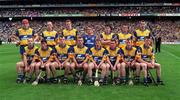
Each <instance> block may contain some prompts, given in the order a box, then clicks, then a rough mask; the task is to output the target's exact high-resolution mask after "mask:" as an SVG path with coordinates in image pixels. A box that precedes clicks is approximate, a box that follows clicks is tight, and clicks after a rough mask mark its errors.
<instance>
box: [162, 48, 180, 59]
mask: <svg viewBox="0 0 180 100" xmlns="http://www.w3.org/2000/svg"><path fill="white" fill-rule="evenodd" d="M162 51H163V52H166V53H167V54H169V55H170V56H172V57H175V58H176V59H179V60H180V57H178V56H176V55H174V54H173V53H171V52H169V51H166V50H162Z"/></svg>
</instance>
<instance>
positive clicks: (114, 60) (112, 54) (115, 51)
mask: <svg viewBox="0 0 180 100" xmlns="http://www.w3.org/2000/svg"><path fill="white" fill-rule="evenodd" d="M120 52H121V51H120V48H119V47H117V42H116V40H115V39H112V40H111V43H110V47H107V54H108V55H107V57H105V59H106V67H107V69H106V78H107V77H108V75H109V68H111V70H112V79H113V84H115V82H117V83H119V78H117V80H115V78H114V73H115V71H116V70H117V69H118V70H120V67H121V65H120V62H119V57H120V56H121V55H120V54H121V53H120ZM118 77H120V74H119V76H118Z"/></svg>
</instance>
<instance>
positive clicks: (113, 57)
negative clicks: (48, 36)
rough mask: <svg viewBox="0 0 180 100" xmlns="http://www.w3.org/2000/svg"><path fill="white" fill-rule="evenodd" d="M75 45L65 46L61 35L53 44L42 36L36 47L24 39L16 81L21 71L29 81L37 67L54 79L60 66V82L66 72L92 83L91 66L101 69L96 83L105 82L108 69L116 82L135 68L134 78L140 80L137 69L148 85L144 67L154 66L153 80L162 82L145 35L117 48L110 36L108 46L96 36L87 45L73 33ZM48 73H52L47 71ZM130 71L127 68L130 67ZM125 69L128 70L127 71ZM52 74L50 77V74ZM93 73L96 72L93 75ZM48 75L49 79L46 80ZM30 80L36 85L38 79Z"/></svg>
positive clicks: (122, 80) (48, 80)
mask: <svg viewBox="0 0 180 100" xmlns="http://www.w3.org/2000/svg"><path fill="white" fill-rule="evenodd" d="M76 42H77V45H76V46H74V47H71V46H68V45H67V44H66V43H65V37H64V36H61V37H60V38H59V42H58V44H57V45H56V46H55V48H54V49H53V48H51V47H49V46H48V44H47V41H46V40H44V39H43V40H42V41H41V45H40V48H38V47H36V46H34V42H33V39H31V38H30V39H28V46H26V47H25V51H24V53H23V61H21V62H18V63H17V72H18V78H17V82H23V81H24V79H25V74H24V73H26V75H27V79H26V80H27V81H30V80H31V78H32V75H33V73H35V76H36V79H37V78H38V75H39V73H40V69H45V71H46V82H48V83H50V82H52V81H53V82H57V81H58V79H57V74H56V70H57V69H63V68H64V77H63V80H64V82H67V80H68V75H69V72H71V73H72V75H73V77H74V80H81V79H85V75H87V76H88V82H89V83H93V77H92V75H93V70H94V69H95V70H101V75H100V77H99V81H98V82H100V83H107V78H108V75H109V72H110V70H111V71H112V72H113V73H114V72H116V71H117V72H118V76H117V79H116V80H113V82H116V83H119V82H120V83H124V84H125V83H126V82H127V80H128V79H127V78H126V77H127V76H126V73H127V71H126V69H130V70H131V69H135V74H136V76H135V80H136V82H137V83H139V82H140V73H141V71H142V72H143V73H144V74H143V75H144V85H146V86H147V85H148V74H147V73H148V72H147V70H148V69H152V68H155V69H156V72H157V83H159V84H162V81H161V79H160V77H161V66H160V64H158V63H156V62H155V57H154V54H153V48H152V47H151V45H150V44H151V39H149V38H145V40H144V44H143V45H141V46H139V47H134V46H133V43H132V40H129V39H128V40H126V46H125V47H122V48H119V47H118V46H117V45H118V43H117V41H116V40H115V39H112V40H111V42H110V45H109V47H107V48H103V47H102V45H101V41H100V39H96V41H95V46H94V47H92V48H90V49H88V47H86V46H85V45H84V39H83V37H81V36H79V37H77V41H76ZM79 69H82V70H83V74H80V76H77V74H76V70H79ZM51 73H52V75H51ZM130 73H131V71H130ZM130 73H129V74H130ZM51 76H52V78H51ZM96 77H97V76H96ZM50 78H51V79H52V80H50ZM33 84H35V85H37V84H38V81H37V80H36V81H34V82H33Z"/></svg>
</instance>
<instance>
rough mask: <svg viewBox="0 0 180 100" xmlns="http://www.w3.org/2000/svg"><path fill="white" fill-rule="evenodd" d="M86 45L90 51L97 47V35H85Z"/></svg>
mask: <svg viewBox="0 0 180 100" xmlns="http://www.w3.org/2000/svg"><path fill="white" fill-rule="evenodd" d="M83 39H84V45H85V46H86V47H87V48H88V49H89V50H90V48H92V47H94V46H95V41H96V35H87V34H86V35H84V36H83Z"/></svg>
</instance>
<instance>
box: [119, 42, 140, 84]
mask: <svg viewBox="0 0 180 100" xmlns="http://www.w3.org/2000/svg"><path fill="white" fill-rule="evenodd" d="M121 53H122V55H123V59H124V60H123V63H122V65H121V66H122V68H125V67H126V68H127V69H129V78H130V80H129V85H132V84H133V82H132V79H131V78H132V69H136V78H135V79H136V82H137V83H138V82H139V81H140V63H138V62H137V61H136V60H137V59H139V55H138V54H137V49H136V48H135V47H133V46H132V41H131V40H129V39H128V40H126V46H125V47H123V48H122V49H121ZM124 70H125V69H123V71H122V72H123V76H124V75H126V71H124Z"/></svg>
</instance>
